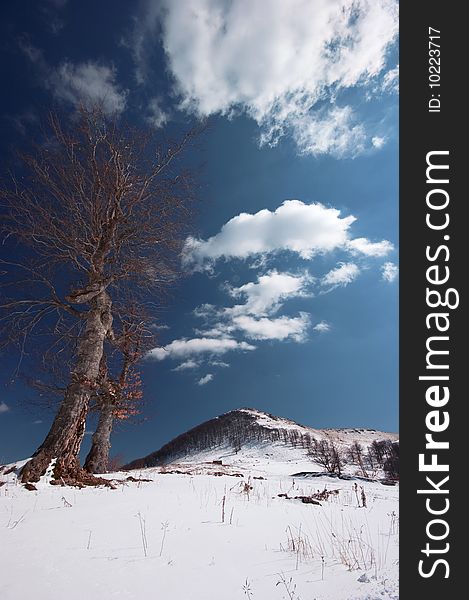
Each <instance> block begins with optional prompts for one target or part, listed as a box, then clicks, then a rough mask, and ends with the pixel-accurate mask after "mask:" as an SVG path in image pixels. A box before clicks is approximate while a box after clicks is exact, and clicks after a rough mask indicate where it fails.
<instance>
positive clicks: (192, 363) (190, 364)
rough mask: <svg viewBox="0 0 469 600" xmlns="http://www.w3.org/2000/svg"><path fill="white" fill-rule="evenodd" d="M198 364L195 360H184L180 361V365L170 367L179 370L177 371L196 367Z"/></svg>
mask: <svg viewBox="0 0 469 600" xmlns="http://www.w3.org/2000/svg"><path fill="white" fill-rule="evenodd" d="M199 366H200V363H199V362H197V361H196V360H192V359H189V360H186V361H184V362H183V363H181V364H180V365H178V366H177V367H175V368H174V369H172V370H173V371H176V372H179V371H188V370H189V369H197V368H198V367H199Z"/></svg>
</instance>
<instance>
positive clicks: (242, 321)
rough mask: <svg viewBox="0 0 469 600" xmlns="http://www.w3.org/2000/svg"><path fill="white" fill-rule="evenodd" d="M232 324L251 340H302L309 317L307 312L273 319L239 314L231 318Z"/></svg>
mask: <svg viewBox="0 0 469 600" xmlns="http://www.w3.org/2000/svg"><path fill="white" fill-rule="evenodd" d="M233 325H234V327H236V328H237V329H239V330H240V331H242V332H243V333H244V334H245V335H246V337H248V338H250V339H253V340H279V341H281V340H286V339H292V340H294V341H295V342H303V341H304V340H305V339H306V333H307V330H308V328H309V326H310V317H309V315H308V314H307V313H300V315H299V316H298V317H277V318H275V319H269V318H267V317H262V318H260V319H255V318H254V317H250V316H248V315H240V316H239V317H234V318H233Z"/></svg>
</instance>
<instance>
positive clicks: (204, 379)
mask: <svg viewBox="0 0 469 600" xmlns="http://www.w3.org/2000/svg"><path fill="white" fill-rule="evenodd" d="M211 381H213V375H212V373H207V375H204V376H203V377H201V378H200V379H199V380H198V381H197V385H207V383H210V382H211Z"/></svg>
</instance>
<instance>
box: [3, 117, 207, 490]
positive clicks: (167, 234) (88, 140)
mask: <svg viewBox="0 0 469 600" xmlns="http://www.w3.org/2000/svg"><path fill="white" fill-rule="evenodd" d="M195 134H196V132H195V131H190V132H189V133H188V134H186V135H185V136H184V137H183V138H182V139H181V140H180V141H178V142H173V143H171V142H165V143H159V144H158V143H157V142H155V141H154V140H153V139H152V137H151V136H149V135H146V134H145V133H142V132H139V131H136V130H135V129H132V128H131V127H129V126H126V125H120V123H119V122H118V121H117V120H116V119H111V120H106V119H105V117H104V115H103V113H102V111H101V110H99V109H93V110H85V109H83V110H81V112H80V114H79V117H78V119H76V120H74V121H73V122H71V123H69V124H68V125H64V122H63V121H62V120H61V119H60V118H59V117H58V116H57V115H56V114H52V115H51V116H50V119H49V126H48V131H47V137H46V139H45V140H44V142H43V143H42V144H41V145H36V146H35V147H34V148H33V150H32V152H31V153H29V154H23V155H21V156H20V159H21V162H22V171H21V172H20V174H19V175H18V176H17V177H15V176H12V177H11V178H10V180H9V181H7V182H6V183H5V184H4V185H2V187H1V189H0V200H1V203H2V211H1V213H2V214H1V226H0V231H1V235H2V239H3V243H4V244H11V243H15V244H16V245H17V248H18V253H17V255H18V258H17V259H15V261H2V265H1V268H2V269H3V279H4V283H3V286H4V287H3V289H4V291H5V294H4V298H3V301H2V303H1V308H2V311H3V315H2V321H1V322H2V324H3V329H2V332H1V333H2V339H3V343H4V344H5V345H6V344H11V343H16V345H17V348H18V350H19V355H20V361H21V360H22V358H23V356H24V355H25V353H26V352H27V342H28V337H29V336H32V335H34V336H36V337H37V334H38V333H39V332H41V334H42V335H43V334H44V333H45V332H47V333H48V335H49V336H52V338H51V339H52V340H53V341H52V343H51V345H52V347H54V344H57V343H59V342H60V339H61V338H62V336H64V335H65V334H67V335H74V336H75V339H76V344H75V347H74V353H73V360H72V367H71V371H70V373H69V377H68V382H67V386H66V389H65V393H64V397H63V400H62V402H61V404H60V407H59V410H58V412H57V415H56V417H55V420H54V422H53V424H52V426H51V429H50V431H49V433H48V435H47V437H46V439H45V440H44V442H43V443H42V444H41V446H40V447H39V448H38V450H37V451H36V452H35V454H34V456H33V458H32V460H31V461H29V462H28V463H27V464H26V465H25V467H24V468H23V471H22V480H23V481H37V480H38V479H39V477H40V476H41V475H42V474H43V473H44V472H45V470H46V468H47V466H48V465H49V464H50V463H51V461H52V460H54V461H55V467H54V477H55V479H56V480H59V481H62V482H77V481H80V480H81V481H85V482H89V480H90V478H89V476H88V477H87V475H86V474H85V472H84V471H83V470H82V469H81V468H80V465H79V461H78V452H79V449H80V445H81V441H82V438H83V435H84V430H85V421H86V417H87V414H88V410H89V402H90V398H91V396H92V395H93V393H94V392H95V391H96V389H98V388H99V385H100V384H99V377H100V366H101V359H102V356H103V350H104V343H105V340H110V341H112V340H114V339H115V334H114V331H113V319H114V308H113V301H114V300H115V299H116V298H118V297H119V296H120V295H121V294H122V293H123V289H125V286H127V287H132V289H133V290H136V291H137V292H140V294H146V293H148V292H149V291H153V293H155V292H157V293H160V292H163V291H164V290H165V289H166V288H167V286H168V285H169V284H171V282H173V281H174V280H175V279H176V277H177V275H178V267H177V265H178V264H179V254H180V250H181V243H182V240H183V239H184V237H185V235H186V231H187V225H188V222H189V220H190V201H191V199H192V198H193V193H192V191H193V188H192V186H191V179H190V177H189V176H188V173H187V172H186V171H185V170H184V169H182V167H181V166H180V163H179V162H178V161H179V159H180V158H181V156H182V154H183V152H184V150H185V149H186V148H187V146H188V145H189V143H190V142H191V141H192V140H193V138H194V136H195ZM38 339H39V338H38Z"/></svg>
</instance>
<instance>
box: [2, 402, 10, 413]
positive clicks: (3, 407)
mask: <svg viewBox="0 0 469 600" xmlns="http://www.w3.org/2000/svg"><path fill="white" fill-rule="evenodd" d="M9 410H10V407H9V406H8V404H6V403H5V402H0V414H3V413H6V412H8V411H9Z"/></svg>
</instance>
